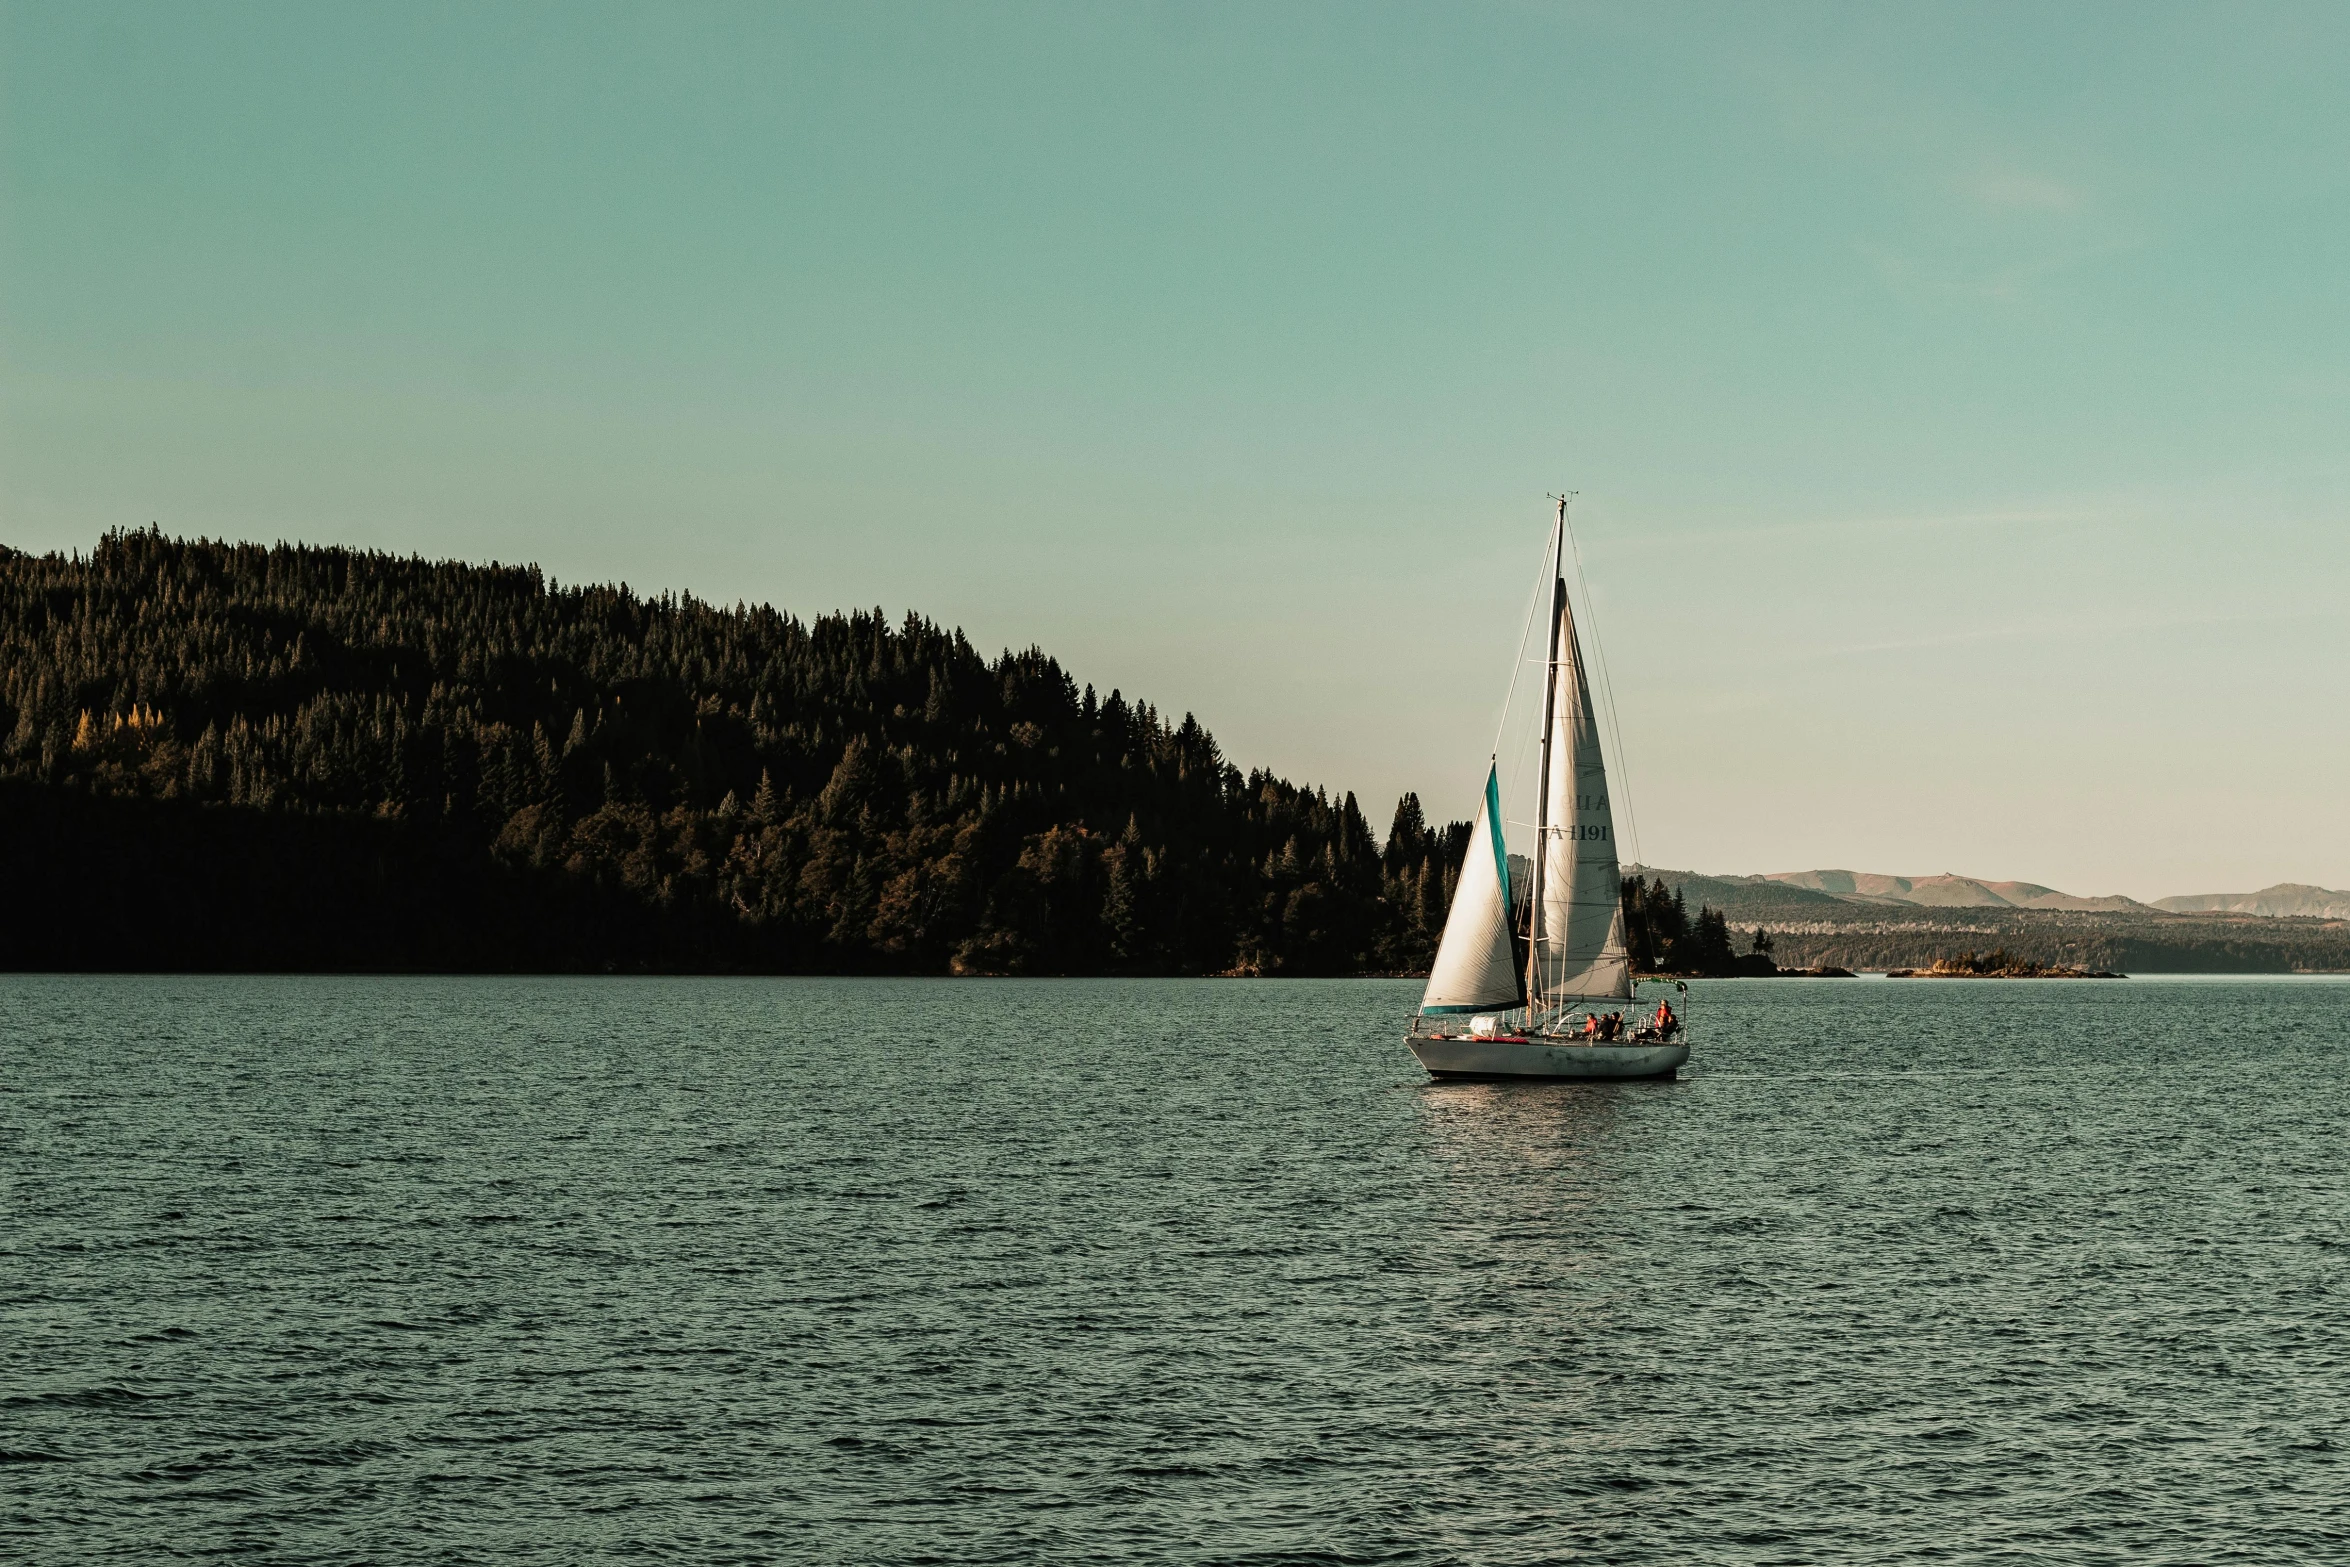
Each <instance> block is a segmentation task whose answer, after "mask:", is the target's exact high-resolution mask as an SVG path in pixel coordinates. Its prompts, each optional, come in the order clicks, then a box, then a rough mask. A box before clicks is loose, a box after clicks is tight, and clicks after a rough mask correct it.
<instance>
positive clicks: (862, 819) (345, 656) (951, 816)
mask: <svg viewBox="0 0 2350 1567" xmlns="http://www.w3.org/2000/svg"><path fill="white" fill-rule="evenodd" d="M0 735H5V736H6V741H5V749H4V753H0V869H4V870H5V871H6V873H7V876H8V885H9V888H10V892H9V896H8V898H7V900H6V903H7V905H8V906H7V910H6V913H5V915H4V916H0V965H6V966H12V967H20V968H22V967H75V968H79V967H100V968H152V967H163V968H178V967H188V968H223V967H234V968H293V969H309V968H352V969H380V968H416V969H547V970H596V969H621V970H636V969H666V970H701V969H710V970H746V971H783V972H788V971H825V972H852V973H853V972H903V973H947V972H978V973H1069V974H1087V973H1216V972H1225V971H1232V970H1239V971H1244V972H1258V973H1268V974H1276V973H1278V974H1331V973H1352V972H1361V971H1365V970H1384V969H1408V968H1414V967H1419V966H1423V965H1424V964H1425V963H1426V962H1427V960H1428V956H1429V954H1430V952H1431V950H1432V949H1433V946H1434V942H1435V937H1436V934H1437V932H1438V930H1439V929H1440V928H1441V925H1442V921H1443V916H1444V910H1445V907H1446V905H1447V902H1448V900H1449V896H1450V880H1451V875H1452V870H1451V867H1453V866H1455V865H1457V864H1458V862H1459V859H1460V856H1461V853H1462V851H1463V849H1464V848H1465V845H1466V841H1467V836H1468V824H1466V823H1454V824H1452V825H1450V826H1449V827H1442V828H1436V829H1431V828H1430V827H1429V826H1428V824H1426V823H1425V822H1423V820H1422V817H1421V811H1420V807H1419V803H1418V801H1417V800H1416V799H1414V798H1413V797H1411V796H1408V795H1407V796H1406V797H1405V798H1404V799H1403V801H1402V802H1401V803H1400V805H1399V806H1398V807H1397V810H1396V812H1395V815H1394V818H1393V825H1392V827H1391V829H1390V831H1389V834H1388V837H1387V842H1386V845H1385V848H1384V850H1382V848H1381V847H1380V845H1379V844H1378V843H1377V842H1376V841H1375V840H1374V837H1373V834H1372V831H1371V828H1370V825H1369V823H1368V822H1367V821H1366V820H1365V819H1364V816H1363V813H1362V811H1361V810H1360V809H1359V808H1358V806H1357V805H1356V802H1355V798H1354V796H1353V795H1351V794H1347V795H1342V796H1337V797H1333V796H1331V795H1329V794H1327V793H1325V792H1324V791H1322V790H1320V789H1313V788H1306V787H1302V786H1299V785H1296V784H1292V783H1289V782H1287V781H1285V780H1283V779H1280V778H1276V777H1274V776H1273V775H1272V774H1270V773H1268V772H1263V771H1258V772H1253V773H1249V774H1245V775H1244V774H1242V773H1241V772H1240V771H1239V770H1238V769H1236V768H1235V767H1233V766H1232V765H1231V764H1229V763H1228V762H1226V761H1225V760H1224V758H1223V756H1222V755H1221V754H1220V753H1219V752H1218V750H1217V748H1216V743H1215V740H1214V739H1213V738H1212V737H1211V736H1210V735H1209V734H1208V732H1207V730H1205V729H1204V728H1202V727H1201V726H1200V724H1199V723H1198V722H1197V721H1196V720H1194V719H1193V718H1192V717H1190V716H1189V715H1186V716H1185V717H1184V718H1183V720H1182V721H1181V722H1180V723H1173V722H1169V721H1168V720H1167V719H1165V718H1164V717H1162V716H1161V715H1160V714H1159V713H1158V712H1156V711H1154V710H1153V709H1152V708H1151V707H1150V706H1149V705H1148V704H1147V703H1142V702H1137V701H1129V700H1128V699H1126V698H1125V697H1124V696H1122V695H1121V694H1120V693H1118V692H1116V691H1112V692H1111V693H1110V694H1109V695H1108V696H1107V697H1100V696H1097V694H1096V693H1095V691H1094V690H1093V688H1092V687H1090V686H1087V687H1084V688H1082V689H1081V688H1080V687H1079V686H1078V684H1077V683H1076V681H1075V680H1074V679H1073V677H1072V676H1071V675H1070V674H1069V673H1068V672H1066V671H1065V670H1063V669H1062V668H1061V666H1060V665H1059V664H1058V663H1056V662H1055V661H1054V660H1053V659H1051V658H1049V657H1047V656H1046V655H1045V654H1044V653H1042V652H1040V651H1037V650H1035V649H1033V648H1032V649H1030V650H1029V651H1027V652H1023V653H1010V652H1007V653H1005V654H1003V655H1002V656H1000V657H998V658H995V659H992V660H990V659H987V658H984V657H982V656H981V655H980V654H979V653H978V651H977V650H975V649H974V648H973V647H972V646H971V644H970V643H969V642H968V641H967V640H965V639H964V637H963V636H962V635H961V633H959V632H953V631H948V630H945V629H943V628H941V627H939V626H936V625H933V624H931V623H930V622H928V621H926V620H923V619H921V618H919V617H915V616H909V617H908V618H907V619H906V620H905V621H903V622H902V623H899V624H895V625H892V624H890V623H889V622H888V621H886V620H885V619H884V618H883V617H882V616H881V614H880V613H879V612H878V611H876V612H875V613H873V614H870V615H868V614H851V615H845V616H826V617H824V618H822V619H818V620H816V621H813V622H810V623H803V622H802V621H799V620H797V619H795V618H793V617H791V616H789V615H785V614H781V613H779V612H777V611H775V610H773V609H770V608H765V607H758V608H744V607H739V606H738V607H736V608H733V609H723V608H719V607H717V606H714V605H710V604H705V603H702V602H700V601H698V600H696V599H693V598H691V597H679V596H662V597H656V598H644V597H639V596H637V595H636V594H633V593H631V592H630V591H629V590H628V589H626V588H618V587H558V586H557V585H555V584H554V583H552V582H549V581H548V580H546V579H545V578H544V577H543V576H542V575H541V574H540V572H539V571H538V570H537V568H535V567H504V566H494V565H493V566H473V565H463V564H456V563H450V562H431V561H424V560H418V559H400V558H396V557H392V556H388V555H381V554H373V553H363V552H358V551H352V550H344V549H320V548H308V547H298V546H285V545H280V546H277V547H274V548H263V547H260V546H255V545H243V544H227V543H213V542H210V541H207V540H192V541H191V540H182V539H171V538H165V537H163V536H162V535H161V534H160V533H157V532H152V531H150V532H144V533H113V534H109V535H107V536H106V537H105V538H104V539H102V540H101V541H100V542H99V544H98V547H97V549H96V550H95V552H94V553H92V554H91V555H89V556H87V557H82V556H79V555H75V556H71V557H67V556H56V555H51V556H40V557H35V556H31V555H26V554H22V553H18V552H14V551H0Z"/></svg>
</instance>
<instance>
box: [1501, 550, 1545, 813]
mask: <svg viewBox="0 0 2350 1567" xmlns="http://www.w3.org/2000/svg"><path fill="white" fill-rule="evenodd" d="M1556 543H1557V534H1556V532H1555V531H1554V532H1553V534H1552V536H1551V537H1550V538H1548V539H1545V540H1543V541H1542V561H1543V564H1544V565H1545V566H1549V567H1551V569H1550V570H1547V571H1543V572H1539V573H1537V574H1536V576H1535V578H1534V582H1533V585H1532V586H1531V587H1529V588H1528V589H1527V590H1526V623H1525V625H1524V626H1523V627H1521V628H1520V629H1519V631H1518V657H1517V661H1516V662H1515V663H1514V664H1512V665H1511V666H1510V687H1509V692H1508V694H1506V695H1505V696H1503V698H1502V700H1501V722H1500V723H1498V724H1496V725H1495V726H1494V730H1493V759H1494V762H1495V764H1496V765H1497V766H1498V765H1499V763H1500V761H1501V742H1502V738H1503V736H1504V735H1506V734H1507V733H1508V732H1509V723H1510V704H1511V703H1512V702H1513V701H1514V700H1515V699H1516V697H1517V693H1518V673H1519V671H1520V670H1523V669H1524V668H1525V667H1526V666H1527V665H1528V664H1530V663H1533V662H1534V660H1532V659H1530V658H1528V657H1527V656H1526V643H1527V641H1528V640H1529V639H1531V638H1532V637H1533V635H1534V611H1535V610H1536V609H1538V608H1539V607H1541V603H1542V595H1543V592H1544V590H1545V589H1547V588H1548V587H1549V586H1550V582H1551V579H1552V578H1553V577H1555V576H1557V574H1558V572H1557V567H1556V565H1555V563H1554V561H1553V559H1552V547H1553V546H1554V545H1555V544H1556ZM1549 661H1550V653H1549V650H1547V649H1546V650H1545V651H1544V654H1543V659H1542V662H1543V663H1544V665H1545V666H1546V667H1547V666H1548V664H1549ZM1533 744H1534V735H1533V733H1532V731H1528V732H1527V733H1526V734H1525V735H1523V736H1521V737H1520V740H1519V743H1518V748H1517V750H1516V751H1514V752H1513V753H1512V754H1511V756H1510V776H1509V792H1510V797H1511V798H1513V799H1515V798H1516V797H1517V793H1518V784H1519V781H1520V780H1521V779H1523V778H1524V777H1525V776H1526V753H1527V751H1528V750H1529V749H1530V748H1531V747H1532V746H1533ZM1520 825H1525V824H1523V823H1521V824H1520ZM1534 852H1535V853H1536V854H1540V853H1541V852H1542V838H1541V834H1540V833H1539V832H1537V833H1536V834H1535V842H1534Z"/></svg>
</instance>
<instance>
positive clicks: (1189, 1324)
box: [0, 976, 2350, 1564]
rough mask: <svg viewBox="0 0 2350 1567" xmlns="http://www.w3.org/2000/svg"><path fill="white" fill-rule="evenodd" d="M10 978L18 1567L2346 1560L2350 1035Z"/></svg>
mask: <svg viewBox="0 0 2350 1567" xmlns="http://www.w3.org/2000/svg"><path fill="white" fill-rule="evenodd" d="M1415 994H1416V987H1414V986H1412V985H1410V984H1405V983H1395V982H1384V981H1354V982H1331V983H1269V982H1268V983H1247V982H1219V981H1168V982H1115V981H1102V982H1085V981H1068V982H1049V981H1048V982H1016V981H1006V982H987V981H963V982H943V981H942V982H922V981H905V982H895V981H872V982H857V981H827V980H799V981H791V980H634V979H614V980H564V979H466V980H429V979H362V978H348V979H331V978H330V979H294V978H286V979H275V978H258V979H256V978H103V977H100V978H47V977H24V976H0V1182H4V1185H0V1197H4V1202H5V1208H4V1210H0V1217H4V1221H5V1229H4V1231H0V1459H5V1462H4V1463H0V1558H5V1559H7V1560H10V1561H14V1562H29V1563H77V1564H78V1563H90V1562H103V1561H139V1562H149V1561H155V1560H159V1559H163V1558H165V1557H167V1556H168V1557H176V1558H203V1557H222V1558H230V1559H234V1560H236V1561H238V1562H283V1563H303V1564H318V1563H342V1562H350V1563H359V1562H370V1563H427V1562H432V1563H439V1562H472V1561H481V1562H500V1563H539V1562H547V1563H553V1562H578V1561H624V1560H650V1561H661V1560H670V1561H690V1562H697V1563H718V1562H754V1561H757V1562H764V1561H791V1562H839V1563H852V1562H853V1563H914V1562H958V1563H960V1562H1113V1563H1127V1562H1138V1563H1139V1562H1246V1563H1276V1562H1283V1563H1286V1562H1395V1563H1419V1562H1429V1563H1435V1562H1468V1563H1532V1562H1568V1561H1573V1562H1611V1561H1622V1562H1703V1563H1743V1562H1753V1563H1765V1562H1871V1563H1879V1562H1904V1561H1939V1562H2112V1563H2131V1564H2138V1563H2147V1562H2176V1563H2206V1562H2223V1561H2246V1562H2250V1561H2276V1562H2288V1561H2289V1562H2307V1561H2313V1560H2319V1559H2328V1558H2330V1559H2333V1560H2344V1559H2350V1521H2346V1520H2350V1466H2346V1464H2345V1448H2346V1447H2350V1177H2346V1176H2345V1148H2346V1147H2350V1135H2346V1134H2345V1114H2346V1112H2350V983H2343V982H2339V981H2331V980H2300V981H2235V980H2229V981H2199V982H2198V981H2174V982H2127V983H2111V984H2090V983H2073V984H2064V983H2046V982H2043V983H2037V984H2035V983H2031V982H2013V983H2003V982H1974V983H1963V982H1912V981H1896V982H1885V981H1833V980H1828V981H1802V980H1788V981H1777V982H1758V981H1748V982H1730V983H1722V984H1713V985H1706V986H1700V987H1698V992H1697V995H1696V997H1695V1001H1696V1005H1695V1007H1694V1009H1693V1011H1694V1021H1695V1025H1696V1032H1695V1044H1696V1055H1695V1059H1694V1061H1693V1063H1692V1066H1691V1068H1690V1069H1689V1070H1688V1071H1687V1073H1686V1074H1685V1076H1684V1077H1683V1079H1682V1080H1681V1081H1680V1082H1677V1083H1654V1084H1622V1085H1604V1086H1602V1085H1592V1086H1577V1085H1556V1086H1527V1087H1519V1086H1496V1085H1460V1086H1441V1085H1431V1084H1430V1083H1429V1082H1428V1081H1427V1080H1426V1079H1425V1078H1424V1077H1423V1076H1422V1074H1421V1073H1420V1071H1419V1070H1418V1068H1417V1066H1416V1065H1415V1064H1414V1063H1413V1061H1412V1060H1411V1058H1410V1057H1409V1055H1407V1054H1406V1053H1405V1051H1404V1049H1403V1047H1402V1045H1401V1043H1400V1042H1399V1037H1398V1036H1399V1034H1400V1030H1401V1028H1402V1025H1403V1023H1404V1021H1405V1019H1406V1018H1407V1016H1408V1015H1409V1012H1410V1010H1411V1003H1412V1000H1413V998H1414V996H1415Z"/></svg>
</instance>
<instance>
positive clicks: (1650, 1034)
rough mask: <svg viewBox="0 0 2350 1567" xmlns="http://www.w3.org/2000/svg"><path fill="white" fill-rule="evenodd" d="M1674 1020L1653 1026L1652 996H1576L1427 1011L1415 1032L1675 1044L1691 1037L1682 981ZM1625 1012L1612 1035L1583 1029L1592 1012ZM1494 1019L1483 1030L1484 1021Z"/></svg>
mask: <svg viewBox="0 0 2350 1567" xmlns="http://www.w3.org/2000/svg"><path fill="white" fill-rule="evenodd" d="M1670 999H1671V1002H1672V1007H1673V1023H1672V1028H1671V1031H1670V1032H1669V1033H1659V1032H1657V1031H1656V1029H1655V1026H1654V1019H1655V1016H1656V1005H1655V1000H1656V998H1655V997H1654V995H1653V993H1652V994H1651V996H1650V997H1647V998H1641V997H1635V998H1631V999H1625V998H1621V997H1618V998H1615V999H1611V1000H1605V1001H1599V1000H1594V1001H1591V1002H1588V1003H1586V1002H1581V1001H1577V1002H1571V1003H1569V1004H1567V1005H1565V1006H1562V1007H1544V1008H1542V1009H1540V1010H1539V1011H1527V1010H1524V1009H1519V1010H1515V1011H1509V1012H1481V1013H1473V1014H1464V1013H1457V1012H1455V1013H1444V1012H1422V1013H1419V1014H1417V1015H1415V1016H1414V1017H1413V1019H1412V1030H1411V1032H1412V1037H1413V1038H1415V1039H1479V1038H1486V1037H1493V1038H1505V1039H1555V1040H1558V1041H1560V1042H1561V1043H1570V1044H1609V1045H1654V1044H1670V1043H1673V1042H1674V1041H1677V1040H1685V1039H1687V1038H1688V1028H1689V1017H1688V991H1687V987H1686V986H1683V987H1681V988H1680V990H1679V992H1678V993H1677V994H1675V995H1673V996H1672V997H1671V998H1670ZM1610 1013H1620V1014H1622V1016H1623V1023H1622V1025H1621V1027H1620V1028H1619V1030H1618V1032H1617V1033H1616V1035H1615V1037H1614V1038H1612V1039H1598V1038H1594V1037H1593V1036H1592V1035H1590V1034H1587V1033H1585V1032H1584V1023H1583V1020H1584V1019H1585V1018H1587V1017H1593V1016H1598V1017H1606V1016H1607V1015H1609V1014H1610ZM1485 1018H1491V1019H1492V1020H1493V1021H1492V1022H1491V1023H1490V1024H1488V1025H1487V1026H1486V1029H1484V1030H1480V1029H1479V1028H1478V1027H1477V1024H1478V1022H1479V1021H1481V1020H1482V1019H1485Z"/></svg>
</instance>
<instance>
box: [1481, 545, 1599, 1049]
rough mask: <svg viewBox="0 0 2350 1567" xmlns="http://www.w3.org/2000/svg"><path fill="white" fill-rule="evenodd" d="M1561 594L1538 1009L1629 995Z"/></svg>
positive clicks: (1590, 734) (1560, 590)
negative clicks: (1541, 1006) (1567, 1002)
mask: <svg viewBox="0 0 2350 1567" xmlns="http://www.w3.org/2000/svg"><path fill="white" fill-rule="evenodd" d="M1566 588H1567V585H1566V583H1565V581H1564V580H1563V579H1562V580H1560V581H1559V582H1558V583H1557V584H1556V587H1555V593H1554V597H1553V599H1552V603H1553V606H1554V608H1553V612H1552V620H1551V651H1550V657H1551V672H1550V681H1549V687H1550V709H1549V711H1548V712H1547V713H1545V714H1544V716H1543V732H1544V737H1545V740H1546V742H1547V744H1546V746H1545V755H1544V764H1545V765H1544V768H1543V773H1544V786H1545V793H1544V796H1543V800H1542V811H1541V815H1540V817H1539V818H1538V822H1537V828H1538V832H1539V836H1540V842H1539V844H1538V846H1537V852H1538V853H1539V854H1540V855H1541V856H1542V858H1541V864H1540V869H1539V871H1538V873H1537V881H1536V885H1537V886H1538V887H1540V888H1541V897H1540V898H1539V900H1538V902H1537V907H1536V908H1535V911H1534V943H1533V945H1534V952H1533V957H1532V960H1531V962H1530V963H1529V964H1528V967H1530V968H1531V969H1532V970H1533V990H1534V993H1535V1000H1536V1002H1537V1003H1538V1004H1544V1005H1548V1004H1555V1003H1558V1002H1563V1001H1575V1000H1600V999H1603V998H1604V999H1622V998H1624V997H1628V996H1630V995H1631V994H1632V959H1631V954H1630V953H1629V952H1627V951H1626V950H1625V946H1624V909H1623V872H1622V870H1621V868H1620V867H1619V866H1618V865H1617V863H1616V819H1615V812H1614V811H1613V809H1612V808H1611V807H1610V806H1609V804H1608V793H1607V767H1606V765H1605V764H1604V763H1603V762H1602V761H1601V760H1600V755H1599V724H1598V721H1597V720H1596V718H1595V717H1594V716H1593V713H1592V707H1591V685H1590V682H1589V681H1588V680H1586V679H1585V678H1584V674H1583V648H1582V644H1581V643H1580V642H1578V641H1577V640H1576V637H1575V611H1574V607H1573V606H1572V605H1571V604H1570V603H1569V602H1568V601H1567V591H1566ZM1448 934H1449V932H1448Z"/></svg>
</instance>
